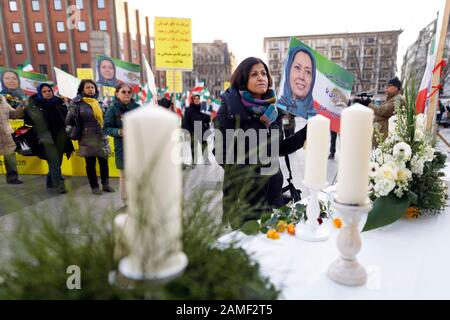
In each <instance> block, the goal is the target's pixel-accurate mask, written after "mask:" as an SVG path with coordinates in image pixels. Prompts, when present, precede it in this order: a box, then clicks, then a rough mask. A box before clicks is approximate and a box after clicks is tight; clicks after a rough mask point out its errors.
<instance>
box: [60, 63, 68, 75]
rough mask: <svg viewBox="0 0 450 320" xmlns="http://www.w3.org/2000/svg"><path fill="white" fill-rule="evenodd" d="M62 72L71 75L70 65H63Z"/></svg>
mask: <svg viewBox="0 0 450 320" xmlns="http://www.w3.org/2000/svg"><path fill="white" fill-rule="evenodd" d="M61 70H62V71H64V72H67V73H69V65H68V64H66V63H64V64H62V65H61Z"/></svg>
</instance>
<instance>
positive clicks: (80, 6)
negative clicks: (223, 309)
mask: <svg viewBox="0 0 450 320" xmlns="http://www.w3.org/2000/svg"><path fill="white" fill-rule="evenodd" d="M75 3H76V6H77V9H80V10H81V9H83V0H76V2H75Z"/></svg>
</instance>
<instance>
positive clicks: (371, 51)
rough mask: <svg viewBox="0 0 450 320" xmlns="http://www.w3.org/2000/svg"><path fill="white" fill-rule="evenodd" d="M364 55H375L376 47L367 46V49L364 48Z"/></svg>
mask: <svg viewBox="0 0 450 320" xmlns="http://www.w3.org/2000/svg"><path fill="white" fill-rule="evenodd" d="M364 55H366V56H373V55H375V49H373V48H366V49H364Z"/></svg>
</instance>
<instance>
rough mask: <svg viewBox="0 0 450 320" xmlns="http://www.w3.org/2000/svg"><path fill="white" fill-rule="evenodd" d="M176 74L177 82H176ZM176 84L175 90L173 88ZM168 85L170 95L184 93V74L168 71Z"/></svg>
mask: <svg viewBox="0 0 450 320" xmlns="http://www.w3.org/2000/svg"><path fill="white" fill-rule="evenodd" d="M174 73H175V80H174ZM174 83H175V88H174V87H173V85H174ZM166 84H167V88H168V89H169V92H170V93H173V92H175V93H182V92H183V73H182V72H181V71H174V70H168V71H166Z"/></svg>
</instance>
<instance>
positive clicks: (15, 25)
mask: <svg viewBox="0 0 450 320" xmlns="http://www.w3.org/2000/svg"><path fill="white" fill-rule="evenodd" d="M12 30H13V33H20V23H19V22H13V23H12Z"/></svg>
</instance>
